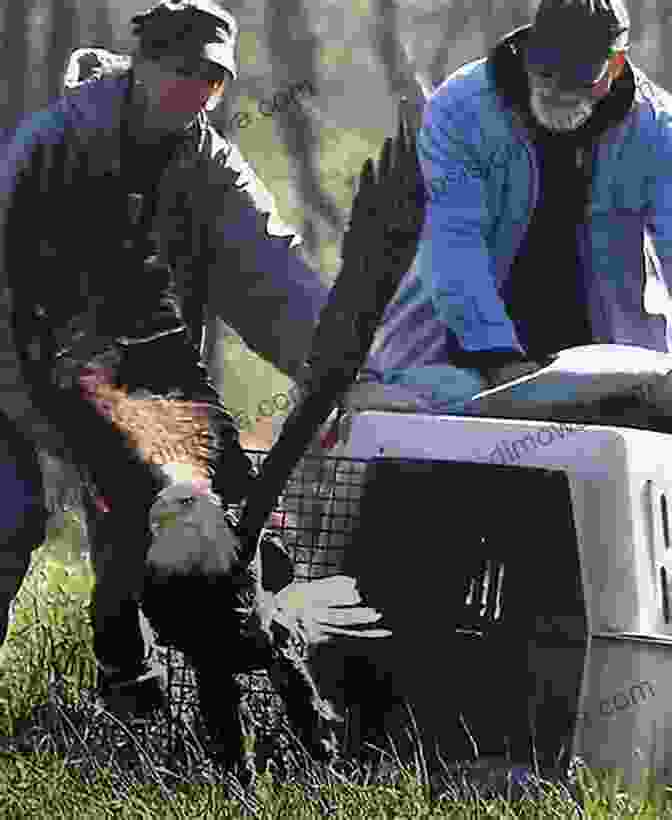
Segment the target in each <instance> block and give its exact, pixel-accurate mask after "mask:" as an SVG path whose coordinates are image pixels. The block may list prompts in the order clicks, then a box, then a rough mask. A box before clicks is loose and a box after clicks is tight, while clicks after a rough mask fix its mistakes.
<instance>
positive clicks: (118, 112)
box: [57, 67, 210, 176]
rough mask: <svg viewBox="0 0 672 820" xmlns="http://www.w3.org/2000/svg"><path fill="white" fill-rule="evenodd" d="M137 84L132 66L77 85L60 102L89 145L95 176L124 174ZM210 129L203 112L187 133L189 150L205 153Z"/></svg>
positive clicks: (75, 133) (79, 136) (78, 140)
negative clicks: (126, 130) (127, 118)
mask: <svg viewBox="0 0 672 820" xmlns="http://www.w3.org/2000/svg"><path fill="white" fill-rule="evenodd" d="M133 82H134V78H133V68H132V67H131V68H130V69H129V68H128V67H126V68H124V69H123V70H117V71H109V72H108V73H106V74H105V75H104V76H102V77H99V78H97V79H95V80H93V81H90V82H86V83H83V84H82V85H79V86H77V87H76V88H75V89H73V90H72V91H70V92H68V93H67V94H65V95H64V96H63V97H61V99H60V100H59V102H58V103H57V106H58V107H59V108H60V110H61V111H62V113H63V114H64V115H65V121H66V122H67V123H68V127H69V128H70V129H71V130H72V133H73V136H74V138H75V141H76V143H77V144H79V145H82V146H86V151H87V154H88V158H89V170H90V173H91V175H92V176H104V175H106V174H114V175H115V176H117V175H119V174H120V172H121V146H122V137H123V128H122V122H123V117H124V115H125V114H126V111H125V108H126V106H127V104H128V101H129V98H130V94H131V91H132V84H133ZM209 129H210V123H209V120H208V117H207V115H206V114H205V113H204V112H201V113H200V114H199V115H198V117H197V119H196V121H195V122H194V124H193V125H192V126H190V128H189V129H187V131H186V132H185V134H184V136H185V140H184V146H185V149H188V148H189V146H192V145H193V146H194V148H195V152H196V153H200V152H202V151H203V150H204V149H205V147H206V144H207V137H208V133H209ZM178 141H179V140H178ZM193 153H194V152H192V151H189V150H182V151H180V152H179V154H180V157H181V158H182V160H185V159H186V158H187V156H188V155H190V154H193Z"/></svg>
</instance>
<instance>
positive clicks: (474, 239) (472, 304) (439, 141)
mask: <svg viewBox="0 0 672 820" xmlns="http://www.w3.org/2000/svg"><path fill="white" fill-rule="evenodd" d="M479 133H480V127H479V124H478V121H477V119H476V116H475V114H470V113H468V112H467V111H465V110H464V109H463V108H460V107H459V106H457V105H456V104H455V103H454V102H451V101H450V100H447V99H446V97H445V95H443V94H441V93H440V92H439V93H437V94H436V95H435V96H434V97H433V98H431V99H430V101H429V102H428V104H427V107H426V108H425V114H424V118H423V126H422V128H421V129H420V133H419V137H418V156H419V160H420V165H421V168H422V172H423V176H424V178H425V184H426V186H427V190H428V198H429V201H428V204H427V213H426V217H425V226H424V230H423V235H422V241H421V243H420V248H419V251H418V258H417V264H418V271H419V276H420V278H421V280H422V282H423V284H424V286H425V288H426V289H427V291H428V293H429V294H430V298H431V300H432V304H433V306H434V309H435V310H436V312H437V315H438V317H439V319H440V320H441V321H443V322H445V324H446V326H447V327H448V328H449V329H450V330H451V331H452V332H453V333H454V334H455V336H456V337H457V341H458V342H459V344H460V346H461V348H462V349H463V350H464V351H466V352H469V351H486V350H492V349H497V350H511V351H517V352H521V351H522V348H521V346H520V344H519V342H518V339H517V338H516V333H515V329H514V326H513V323H512V322H511V320H510V318H509V316H508V314H507V312H506V308H505V305H504V302H503V301H502V299H501V298H500V296H499V294H498V293H497V288H496V284H495V280H494V276H493V274H492V270H493V269H494V263H493V260H491V259H490V254H489V250H488V247H487V244H486V239H485V237H486V236H487V232H488V229H489V227H490V217H489V213H488V202H487V191H486V186H485V181H484V176H485V174H486V173H487V169H486V168H483V167H481V160H480V158H479V152H478V143H477V135H478V134H479Z"/></svg>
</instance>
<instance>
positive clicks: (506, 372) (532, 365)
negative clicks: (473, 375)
mask: <svg viewBox="0 0 672 820" xmlns="http://www.w3.org/2000/svg"><path fill="white" fill-rule="evenodd" d="M542 366H543V365H540V364H538V363H537V362H511V363H510V364H505V365H504V366H503V367H497V368H495V369H494V370H489V371H488V372H487V373H486V375H485V378H486V380H487V382H488V385H489V386H490V387H498V386H499V385H500V384H507V382H512V381H515V380H516V379H520V378H521V376H527V375H528V374H530V373H534V372H535V371H537V370H541V368H542Z"/></svg>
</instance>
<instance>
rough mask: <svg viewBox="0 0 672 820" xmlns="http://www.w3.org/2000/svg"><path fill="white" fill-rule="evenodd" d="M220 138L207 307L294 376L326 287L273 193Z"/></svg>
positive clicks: (211, 195)
mask: <svg viewBox="0 0 672 820" xmlns="http://www.w3.org/2000/svg"><path fill="white" fill-rule="evenodd" d="M224 142H225V141H224V140H221V141H220V143H219V145H220V151H219V152H218V153H217V155H216V156H213V158H212V160H211V162H210V166H211V167H210V168H209V169H208V203H207V206H206V207H207V231H206V232H207V245H208V252H209V264H208V277H209V278H208V288H209V296H208V307H209V311H210V314H211V316H217V317H219V318H220V319H222V320H223V321H224V322H225V323H226V324H227V325H230V326H231V327H233V328H234V329H235V330H236V331H237V332H238V333H239V334H240V336H242V338H243V339H244V340H245V342H246V344H247V345H249V347H250V348H251V349H252V350H254V351H255V353H257V354H258V355H260V356H261V357H262V358H264V359H266V360H267V361H269V362H271V363H272V364H273V365H274V366H275V367H277V368H278V369H279V370H281V371H282V372H283V373H285V374H286V375H288V376H290V378H292V379H294V380H297V378H298V377H299V373H300V371H301V366H302V364H303V361H304V359H305V357H306V355H307V354H308V347H309V345H310V342H311V338H312V333H313V330H314V328H315V325H316V323H317V320H318V318H319V313H320V310H321V308H322V306H323V305H324V303H325V302H326V299H327V294H328V291H329V288H328V287H327V286H326V285H325V284H324V282H322V280H321V278H320V275H319V273H317V272H316V271H313V270H311V269H310V268H309V267H308V265H307V264H306V263H305V262H304V261H303V259H302V258H301V256H300V253H299V246H300V238H299V237H298V236H296V235H294V234H293V233H292V231H291V229H289V228H288V227H287V226H285V225H284V224H283V223H282V221H281V220H280V218H279V216H278V212H277V208H276V205H275V201H274V199H273V197H272V195H271V194H270V193H269V191H268V190H267V189H266V188H265V187H264V185H263V184H262V183H261V181H260V180H259V179H258V177H257V176H256V174H255V173H254V171H253V170H252V168H251V167H250V165H249V164H248V163H247V162H246V161H245V160H244V159H243V157H242V155H241V153H240V151H239V150H238V148H237V147H236V146H235V145H232V144H230V143H228V142H226V143H225V147H224V148H221V146H222V143H224ZM213 153H214V152H213Z"/></svg>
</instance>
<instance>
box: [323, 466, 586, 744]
mask: <svg viewBox="0 0 672 820" xmlns="http://www.w3.org/2000/svg"><path fill="white" fill-rule="evenodd" d="M362 486H363V487H364V494H363V497H362V499H361V510H360V521H359V527H358V528H357V530H356V532H355V533H354V537H353V540H352V543H351V544H350V545H349V546H348V549H347V550H346V553H345V560H344V564H343V571H344V572H345V573H346V574H348V575H352V576H354V577H356V578H357V580H358V583H359V587H360V590H361V593H362V596H363V597H364V599H365V600H366V602H367V604H368V605H370V606H372V607H374V608H376V609H378V610H379V611H381V612H382V613H383V621H382V622H381V623H382V624H383V625H384V626H385V627H387V628H389V629H391V630H392V633H393V634H392V637H391V638H390V639H386V640H384V641H375V642H370V643H369V642H367V647H366V657H359V658H357V659H355V655H356V653H357V652H358V647H355V646H350V645H348V646H346V647H344V648H343V649H342V653H341V664H342V665H345V666H346V667H347V670H346V673H345V679H343V675H341V676H340V677H341V680H339V681H338V683H337V685H336V684H334V688H340V689H341V691H342V694H341V696H340V703H339V704H338V705H337V708H339V706H341V707H342V708H350V707H353V708H358V709H359V711H360V712H361V713H362V714H363V716H364V717H367V714H366V713H368V715H369V716H370V720H369V721H368V725H365V726H364V727H363V731H365V732H368V733H369V736H374V735H376V733H378V737H377V738H376V742H380V735H382V737H383V741H384V737H385V734H386V733H387V732H388V731H389V732H390V733H391V734H392V736H393V737H395V739H396V740H397V742H398V744H404V743H405V728H406V727H407V725H408V721H407V713H405V711H404V709H402V708H401V706H400V704H401V702H402V701H403V700H405V699H407V700H409V702H410V703H411V705H412V707H413V708H414V709H415V711H416V714H415V717H416V719H417V721H418V724H419V726H420V730H421V733H424V734H425V739H426V740H427V741H428V743H429V746H430V747H432V746H433V744H434V741H436V742H439V743H440V745H441V747H442V749H444V750H445V751H446V753H447V754H448V755H455V758H454V759H460V757H462V758H463V759H464V758H471V757H472V756H473V751H474V750H473V745H472V742H471V740H470V739H469V737H468V735H467V733H466V729H465V724H467V725H469V724H470V725H471V734H472V735H473V737H474V738H475V739H476V742H477V743H478V744H479V750H480V752H479V753H480V754H487V753H489V754H493V755H504V754H506V751H507V744H508V747H509V748H508V750H509V752H510V753H511V754H514V755H517V756H518V757H523V758H527V757H528V756H529V752H530V743H531V725H532V724H538V728H539V730H540V731H541V733H542V734H541V735H540V736H537V738H536V742H537V743H538V745H539V747H540V752H542V753H543V754H544V756H545V757H552V756H553V755H554V754H555V753H556V752H557V751H558V745H557V738H558V737H559V736H560V735H563V736H566V735H567V733H568V732H569V731H571V722H572V710H573V711H574V713H575V712H576V705H577V699H578V697H579V691H580V683H581V677H582V674H583V663H584V660H585V652H586V640H587V637H586V623H585V599H584V596H583V591H582V588H581V575H580V567H579V557H578V543H577V538H576V532H575V530H574V522H573V518H572V509H571V499H570V493H569V485H568V482H567V479H566V476H565V475H564V474H562V473H559V472H557V471H555V472H554V471H549V470H540V469H538V468H522V467H508V466H507V467H500V466H498V465H489V464H469V463H459V462H429V461H411V460H405V461H402V460H392V459H381V460H377V461H374V462H372V463H371V464H370V466H369V468H368V470H367V476H366V481H365V483H363V485H362ZM582 615H583V616H584V617H583V619H582V618H581V616H582ZM540 621H541V622H544V621H545V622H548V621H551V622H553V621H557V622H558V623H560V624H562V625H563V626H562V628H560V629H558V630H555V631H554V632H552V633H541V634H539V633H538V631H537V628H538V624H539V622H540ZM570 622H571V623H573V624H576V625H577V628H578V632H577V634H572V633H571V630H569V629H566V628H565V627H566V626H567V624H568V623H570ZM579 627H580V628H579ZM335 654H336V653H335V652H334V651H331V650H330V651H329V652H326V650H325V652H324V653H323V657H322V658H320V657H318V659H317V662H316V664H317V666H318V670H317V674H318V682H320V683H322V682H323V681H324V682H325V684H326V686H327V687H329V686H330V677H334V676H335V675H336V672H335V669H336V667H337V666H338V663H337V661H336V660H335V659H334V655H335ZM327 656H328V657H327ZM337 677H338V676H337ZM553 680H555V681H557V685H556V686H555V688H554V693H553V697H552V698H551V697H549V696H548V692H547V684H548V683H549V681H550V682H551V683H552V681H553ZM544 692H546V700H544V697H543V693H544ZM326 694H327V696H330V695H331V694H332V693H330V692H327V693H326ZM333 696H334V697H336V698H339V694H338V692H334V693H333ZM530 710H532V714H531V713H530ZM377 711H378V712H386V714H384V715H383V716H382V717H379V718H376V717H375V713H376V712H377ZM401 717H403V718H404V723H405V724H406V726H404V727H402V726H400V725H398V721H399V720H400V718H401ZM367 719H368V718H367ZM365 723H366V721H365ZM359 740H362V738H359ZM357 742H358V739H357V738H353V743H354V744H356V743H357ZM426 751H429V752H431V748H430V749H429V750H427V749H426Z"/></svg>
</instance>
